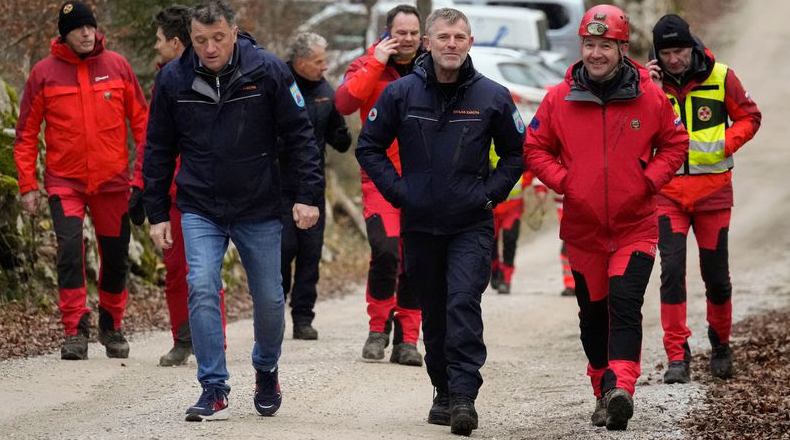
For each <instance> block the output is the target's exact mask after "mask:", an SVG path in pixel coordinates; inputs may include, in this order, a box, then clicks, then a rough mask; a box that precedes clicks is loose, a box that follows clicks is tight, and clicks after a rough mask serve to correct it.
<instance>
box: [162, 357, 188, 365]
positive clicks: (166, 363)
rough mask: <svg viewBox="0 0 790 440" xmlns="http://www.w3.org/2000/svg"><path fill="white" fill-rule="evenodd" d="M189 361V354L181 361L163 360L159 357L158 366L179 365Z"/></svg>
mask: <svg viewBox="0 0 790 440" xmlns="http://www.w3.org/2000/svg"><path fill="white" fill-rule="evenodd" d="M187 362H189V356H187V357H186V358H185V359H184V360H181V361H165V360H162V359H161V358H160V359H159V366H160V367H180V366H182V365H186V364H187Z"/></svg>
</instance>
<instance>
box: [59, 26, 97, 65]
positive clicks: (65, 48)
mask: <svg viewBox="0 0 790 440" xmlns="http://www.w3.org/2000/svg"><path fill="white" fill-rule="evenodd" d="M49 51H50V53H52V55H54V56H56V57H58V58H60V59H61V60H63V61H65V62H67V63H69V64H80V63H83V62H85V61H87V60H91V59H94V58H96V57H98V56H99V55H101V54H102V52H104V35H103V34H101V33H99V32H96V44H95V45H94V46H93V51H92V52H91V53H89V54H88V56H87V57H85V58H82V57H80V56H79V55H77V54H76V53H74V51H73V50H71V48H70V47H69V45H68V44H66V41H65V40H63V38H61V37H58V38H53V39H52V43H51V44H50V45H49Z"/></svg>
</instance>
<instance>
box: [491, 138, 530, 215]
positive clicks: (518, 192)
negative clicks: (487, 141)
mask: <svg viewBox="0 0 790 440" xmlns="http://www.w3.org/2000/svg"><path fill="white" fill-rule="evenodd" d="M488 159H489V161H490V163H491V168H496V164H497V163H498V162H499V156H497V154H496V151H494V143H493V142H491V149H490V150H488ZM523 181H524V174H523V173H522V174H521V176H520V177H519V178H518V181H517V182H516V184H515V185H513V189H511V190H510V194H508V195H507V199H505V201H509V200H521V199H523V198H524V189H523V188H522V186H521V185H522V184H523Z"/></svg>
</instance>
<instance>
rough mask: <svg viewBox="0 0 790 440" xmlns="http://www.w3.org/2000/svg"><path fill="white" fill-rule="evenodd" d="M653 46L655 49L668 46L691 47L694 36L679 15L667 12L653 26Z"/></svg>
mask: <svg viewBox="0 0 790 440" xmlns="http://www.w3.org/2000/svg"><path fill="white" fill-rule="evenodd" d="M653 46H654V47H655V48H656V50H657V51H658V50H661V49H666V48H669V47H693V46H694V38H692V37H691V32H689V24H688V23H686V20H684V19H682V18H681V17H680V16H679V15H675V14H667V15H665V16H663V17H661V19H659V20H658V23H656V25H655V26H654V27H653Z"/></svg>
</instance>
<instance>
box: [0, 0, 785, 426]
mask: <svg viewBox="0 0 790 440" xmlns="http://www.w3.org/2000/svg"><path fill="white" fill-rule="evenodd" d="M741 8H742V9H740V10H738V11H736V12H735V13H734V14H732V15H731V16H729V17H728V18H727V20H726V23H722V24H721V26H720V28H721V29H723V30H726V31H727V32H730V33H731V34H724V33H722V34H721V35H719V36H717V40H716V41H720V44H719V45H718V46H714V51H715V52H716V53H717V55H718V56H719V57H720V59H721V60H722V61H725V62H727V63H728V64H730V65H731V66H733V68H734V69H735V70H736V72H737V73H738V75H739V76H740V77H741V79H742V80H743V82H744V83H745V84H746V85H747V86H748V87H749V91H750V92H751V93H752V95H753V96H754V97H755V99H756V100H757V101H758V103H759V104H760V107H761V109H762V110H763V114H764V119H763V127H762V130H761V131H760V133H759V135H758V137H757V139H756V140H754V141H753V142H751V143H750V144H748V145H747V146H746V148H745V149H744V150H743V151H741V152H740V153H738V155H737V159H736V160H737V168H736V177H735V181H736V204H737V206H736V210H735V213H734V217H733V221H732V227H731V231H732V233H731V240H730V253H731V263H732V278H733V283H734V295H733V301H734V309H735V315H736V319H738V318H742V317H744V316H746V315H747V314H752V313H759V312H760V311H763V310H766V309H770V308H774V307H779V306H787V305H788V304H790V275H788V271H787V267H788V263H790V235H788V234H787V231H788V220H787V219H788V218H790V177H788V172H787V166H788V164H790V149H788V148H787V146H786V145H787V140H786V136H787V129H786V122H785V121H788V120H790V114H788V113H790V110H789V109H788V106H787V105H786V103H787V102H790V84H789V83H787V82H786V81H781V80H780V79H779V77H778V75H779V73H777V72H780V71H782V70H785V69H786V67H787V62H786V61H785V60H786V57H787V44H786V42H787V41H788V40H790V28H788V27H787V26H786V17H789V16H790V2H785V1H782V0H761V1H750V2H742V6H741ZM768 12H770V13H768ZM725 37H726V38H725ZM725 44H726V46H725ZM777 64H781V65H779V66H777ZM782 124H784V125H782ZM556 235H557V230H556V227H555V228H551V227H549V228H547V229H546V230H544V231H543V232H542V233H541V234H539V235H537V236H535V237H534V238H533V239H531V240H529V241H528V242H527V243H525V244H524V245H523V246H522V248H521V249H520V252H519V261H518V267H519V269H518V272H517V278H516V280H515V282H514V292H513V293H512V294H511V295H509V296H503V295H496V294H494V293H492V292H489V293H488V294H486V296H485V297H484V303H483V307H484V318H485V323H486V333H485V334H486V341H487V344H488V348H489V355H488V362H487V363H486V366H485V368H484V370H483V376H484V379H485V381H486V382H485V384H484V386H483V388H482V390H481V393H480V397H479V399H478V404H477V406H478V410H479V412H480V417H481V425H480V429H479V430H477V431H475V433H474V434H473V436H474V437H477V438H497V439H510V438H540V439H559V438H563V439H564V438H570V439H586V438H609V437H612V438H617V439H637V438H639V439H645V438H655V439H666V438H684V434H683V432H682V431H681V430H680V428H678V421H680V420H681V419H682V418H683V416H684V415H685V413H686V412H687V411H689V410H691V409H693V407H694V405H695V404H698V402H700V400H701V399H700V396H701V395H702V393H703V392H704V390H703V389H701V388H700V386H699V385H697V384H696V383H692V384H691V385H688V386H685V387H680V386H666V385H663V384H661V380H660V378H661V372H660V371H657V370H656V368H655V366H656V365H657V364H663V362H664V354H663V349H662V347H661V331H660V323H659V319H658V280H657V272H658V271H657V270H654V277H653V281H652V282H651V284H650V287H649V291H648V295H647V298H646V306H645V308H644V315H645V316H644V327H645V331H644V353H643V363H642V367H643V372H644V373H643V377H642V379H640V382H639V386H638V387H637V395H636V413H635V416H634V419H633V421H632V423H631V424H630V426H629V431H627V432H624V433H613V434H609V433H607V432H606V431H605V430H601V429H596V428H593V427H592V426H591V425H590V424H589V421H588V420H589V414H590V412H591V410H592V408H593V405H594V402H593V398H592V396H591V394H590V391H589V385H588V379H587V377H586V376H585V364H586V362H585V359H584V355H583V353H582V350H581V344H580V342H579V340H578V321H577V318H576V311H577V306H576V304H575V301H574V300H572V299H567V298H560V297H559V295H558V292H559V290H560V284H561V283H560V277H559V271H560V269H559V266H558V261H557V251H558V242H557V238H556ZM691 242H693V240H691ZM690 247H691V248H693V245H692V246H690ZM695 252H696V249H690V254H689V255H690V256H693V255H695ZM698 273H699V271H698V267H697V264H696V262H695V259H694V258H691V257H690V258H689V274H690V275H691V277H690V279H689V282H688V287H689V292H690V315H691V317H690V322H691V324H692V331H693V332H694V336H693V337H692V339H691V346H692V349H693V350H704V349H707V341H706V338H705V324H704V308H703V304H704V295H703V293H702V291H703V290H702V286H701V283H700V281H699V280H698ZM316 327H317V328H318V329H319V330H320V332H321V339H320V340H319V341H318V342H304V341H293V340H291V339H290V337H288V336H289V335H290V328H288V329H286V336H287V339H286V341H285V344H284V347H283V356H282V360H281V381H282V386H283V390H284V403H283V407H282V409H281V410H280V412H279V413H278V414H277V416H276V417H274V418H267V419H262V418H260V417H258V416H256V415H255V413H254V410H253V407H252V402H251V400H252V392H253V374H252V368H251V366H250V362H249V348H250V345H251V342H252V324H251V322H250V321H242V322H237V323H234V324H232V325H230V326H229V327H228V337H229V341H228V342H229V349H228V359H229V369H230V371H231V374H232V378H231V381H230V384H231V386H232V387H233V391H232V394H231V397H230V404H231V419H230V420H229V421H227V422H215V423H202V424H194V423H190V424H188V423H186V422H183V412H184V410H185V409H186V407H187V406H188V405H190V404H191V403H193V402H194V400H196V398H197V396H198V395H199V393H200V391H199V388H198V386H197V383H196V381H195V364H194V361H192V362H191V363H190V365H189V366H187V367H180V368H160V367H157V366H155V365H156V364H157V360H158V357H159V355H160V354H162V353H163V352H165V351H166V349H167V348H168V345H169V335H168V334H166V333H164V332H158V333H154V334H151V335H148V336H146V337H138V338H135V339H134V340H132V351H131V358H130V359H128V360H126V361H125V362H120V361H118V360H109V359H107V358H105V357H104V354H103V350H102V348H101V347H99V346H97V345H92V346H91V347H90V360H89V361H87V362H79V363H73V362H62V361H60V360H59V359H58V357H57V356H55V355H49V356H42V357H37V358H33V359H27V360H11V361H6V362H3V363H0V402H2V405H0V433H2V434H0V437H2V438H9V439H21V438H25V439H27V438H31V439H42V438H53V439H54V438H57V439H69V438H75V439H76V438H80V439H82V438H89V439H104V438H159V439H178V438H202V437H207V438H208V437H211V438H214V437H216V438H240V439H241V438H277V439H281V440H284V439H313V438H326V437H327V436H330V437H331V438H337V439H370V438H380V439H403V438H450V434H449V430H448V429H447V428H445V427H438V426H433V425H428V424H426V423H425V417H426V415H427V410H428V408H429V406H430V401H431V397H432V395H431V392H432V391H431V388H430V384H429V381H428V378H427V375H426V374H425V371H424V369H422V368H413V367H402V366H395V365H392V364H389V363H381V364H367V363H362V362H360V361H359V353H360V350H361V345H362V342H363V340H364V338H365V335H366V318H365V305H364V292H363V290H362V288H359V289H357V291H356V293H354V294H352V295H349V296H347V297H346V298H343V299H339V300H330V301H324V302H321V303H319V305H318V307H317V318H316Z"/></svg>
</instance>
